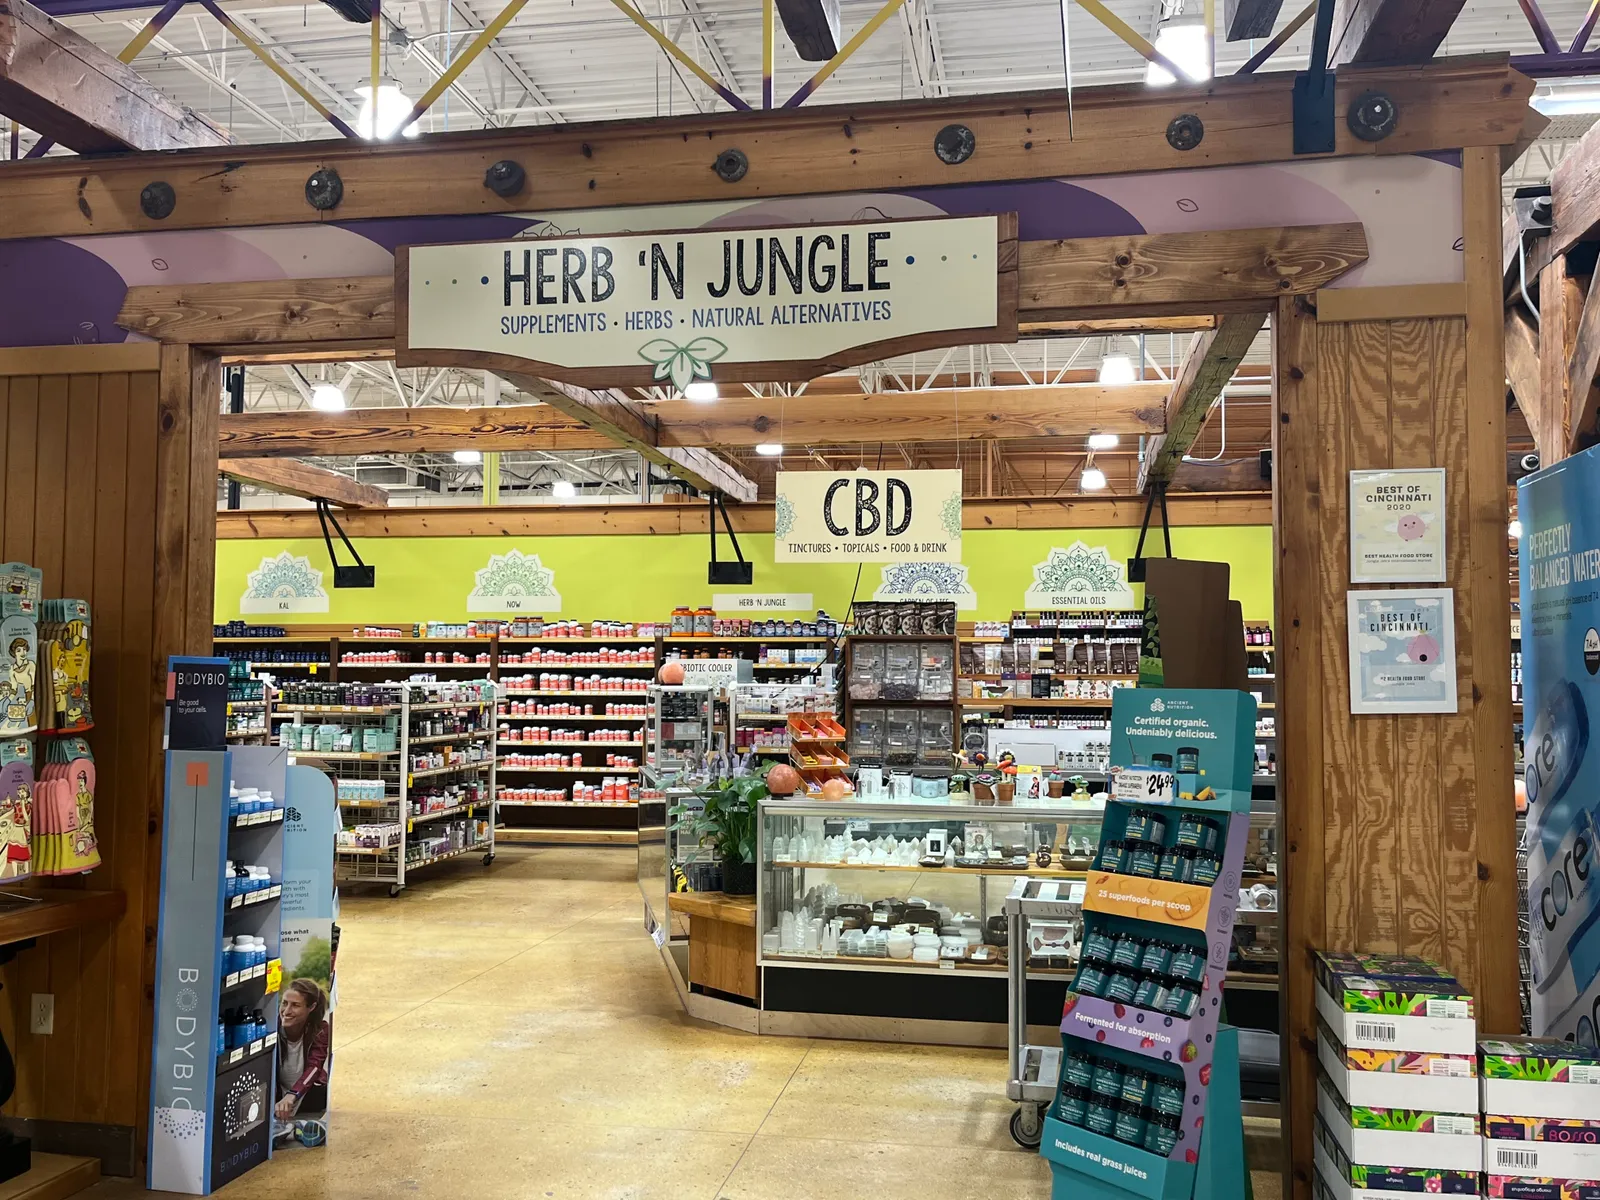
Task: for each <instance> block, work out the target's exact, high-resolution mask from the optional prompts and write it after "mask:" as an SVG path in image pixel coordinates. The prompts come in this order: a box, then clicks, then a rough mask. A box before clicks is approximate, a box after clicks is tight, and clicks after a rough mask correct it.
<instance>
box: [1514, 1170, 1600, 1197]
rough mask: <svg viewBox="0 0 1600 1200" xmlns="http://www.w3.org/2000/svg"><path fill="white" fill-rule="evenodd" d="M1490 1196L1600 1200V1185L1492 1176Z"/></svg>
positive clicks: (1587, 1182)
mask: <svg viewBox="0 0 1600 1200" xmlns="http://www.w3.org/2000/svg"><path fill="white" fill-rule="evenodd" d="M1488 1182H1489V1195H1490V1196H1493V1197H1495V1198H1496V1200H1600V1181H1596V1180H1593V1179H1556V1178H1553V1177H1550V1176H1541V1177H1539V1178H1533V1177H1529V1176H1522V1175H1490V1176H1489V1180H1488Z"/></svg>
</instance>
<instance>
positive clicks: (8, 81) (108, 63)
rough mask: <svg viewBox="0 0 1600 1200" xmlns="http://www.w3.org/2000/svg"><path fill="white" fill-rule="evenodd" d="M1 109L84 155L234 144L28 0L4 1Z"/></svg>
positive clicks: (0, 10) (0, 7) (0, 15)
mask: <svg viewBox="0 0 1600 1200" xmlns="http://www.w3.org/2000/svg"><path fill="white" fill-rule="evenodd" d="M0 113H4V114H5V115H6V116H8V117H13V118H15V119H16V120H17V121H19V122H21V123H22V124H23V125H26V126H27V127H28V128H29V129H32V130H33V131H34V132H36V133H38V134H39V135H40V136H41V137H47V138H51V139H53V140H54V141H56V142H59V143H60V144H61V145H63V146H66V147H67V148H68V149H69V150H76V151H77V152H78V153H80V154H105V153H109V152H113V151H121V150H186V149H191V148H194V147H201V146H226V145H228V144H229V138H228V136H227V134H225V133H223V132H222V131H221V130H218V129H216V128H214V127H213V126H212V125H211V124H210V123H208V122H207V121H205V120H204V119H202V118H201V117H199V116H197V115H196V114H195V113H193V112H191V111H190V110H189V109H187V108H183V107H182V106H180V105H177V104H174V103H173V102H172V101H171V100H169V99H167V97H166V96H165V95H163V94H162V93H161V92H160V91H158V90H157V89H156V88H154V87H152V86H151V85H150V84H149V83H147V82H145V80H144V79H143V78H141V77H140V75H139V73H138V72H137V71H135V70H134V69H133V68H132V67H130V66H128V65H127V64H126V63H123V62H119V61H118V60H117V59H116V58H115V57H113V56H112V55H110V54H107V53H106V52H105V51H104V50H101V49H100V48H99V47H98V46H96V45H95V44H94V43H93V42H91V41H89V40H88V39H87V38H85V37H83V36H82V35H80V34H78V33H75V32H74V31H73V30H71V29H68V28H67V27H66V26H65V25H62V24H61V23H60V22H58V21H56V20H54V19H53V18H52V17H50V16H49V15H48V14H47V13H45V12H43V11H42V10H41V9H38V8H36V7H34V6H33V5H32V4H29V3H28V0H0ZM154 169H155V168H154V164H151V165H150V166H147V168H146V172H147V173H149V172H151V171H153V170H154ZM151 178H152V179H160V178H162V174H161V173H160V172H157V173H155V174H154V175H152V176H151ZM145 182H146V183H148V182H150V179H147V180H146V181H145ZM142 186H143V185H141V187H142ZM135 199H137V198H135ZM5 207H6V206H5V204H4V203H3V202H0V209H4V208H5ZM134 211H135V212H137V211H138V204H137V203H135V205H134ZM10 223H11V216H10V214H9V213H8V215H7V219H6V221H5V224H7V225H9V224H10ZM0 236H4V235H3V234H0Z"/></svg>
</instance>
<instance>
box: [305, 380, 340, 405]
mask: <svg viewBox="0 0 1600 1200" xmlns="http://www.w3.org/2000/svg"><path fill="white" fill-rule="evenodd" d="M311 407H312V408H314V409H316V410H317V411H318V412H343V411H344V389H343V388H342V387H340V386H339V385H338V384H336V383H317V384H313V385H312V387H311Z"/></svg>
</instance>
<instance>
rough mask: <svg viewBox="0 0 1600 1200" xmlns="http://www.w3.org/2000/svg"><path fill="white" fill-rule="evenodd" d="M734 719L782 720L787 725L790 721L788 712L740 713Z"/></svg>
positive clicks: (736, 720) (737, 720)
mask: <svg viewBox="0 0 1600 1200" xmlns="http://www.w3.org/2000/svg"><path fill="white" fill-rule="evenodd" d="M734 721H735V722H739V721H782V722H783V723H784V724H785V725H787V724H788V723H789V714H788V713H740V714H739V715H738V716H736V717H734Z"/></svg>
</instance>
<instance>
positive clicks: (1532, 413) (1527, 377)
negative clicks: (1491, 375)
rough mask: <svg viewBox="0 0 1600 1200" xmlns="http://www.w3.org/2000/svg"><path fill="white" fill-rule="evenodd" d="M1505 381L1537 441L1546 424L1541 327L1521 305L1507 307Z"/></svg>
mask: <svg viewBox="0 0 1600 1200" xmlns="http://www.w3.org/2000/svg"><path fill="white" fill-rule="evenodd" d="M1505 343H1506V344H1505V358H1506V382H1507V383H1509V384H1510V385H1511V394H1512V395H1513V396H1515V397H1516V400H1517V407H1518V408H1520V409H1521V410H1522V417H1523V420H1525V421H1527V423H1528V429H1529V430H1530V431H1531V432H1532V433H1533V440H1534V444H1535V445H1538V442H1539V431H1540V430H1541V429H1542V428H1543V426H1544V417H1543V415H1542V413H1543V409H1542V407H1541V401H1540V384H1539V379H1540V367H1539V331H1538V330H1537V329H1535V328H1534V327H1533V322H1532V321H1530V320H1529V319H1528V315H1527V313H1525V312H1524V311H1523V310H1522V307H1521V306H1520V305H1515V306H1513V307H1511V308H1508V309H1506V336H1505Z"/></svg>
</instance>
